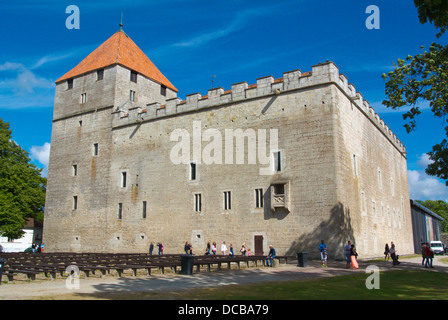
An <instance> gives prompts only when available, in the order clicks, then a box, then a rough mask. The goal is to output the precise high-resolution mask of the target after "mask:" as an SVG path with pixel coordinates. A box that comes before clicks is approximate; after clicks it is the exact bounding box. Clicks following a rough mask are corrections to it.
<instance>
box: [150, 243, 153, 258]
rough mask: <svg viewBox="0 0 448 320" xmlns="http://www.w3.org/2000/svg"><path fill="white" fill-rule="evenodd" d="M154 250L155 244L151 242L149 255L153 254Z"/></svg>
mask: <svg viewBox="0 0 448 320" xmlns="http://www.w3.org/2000/svg"><path fill="white" fill-rule="evenodd" d="M153 250H154V244H153V243H152V242H151V243H150V244H149V255H150V256H152V251H153Z"/></svg>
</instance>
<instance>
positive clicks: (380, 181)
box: [378, 169, 383, 189]
mask: <svg viewBox="0 0 448 320" xmlns="http://www.w3.org/2000/svg"><path fill="white" fill-rule="evenodd" d="M378 186H379V188H380V189H381V188H382V187H383V181H382V179H381V170H380V169H378Z"/></svg>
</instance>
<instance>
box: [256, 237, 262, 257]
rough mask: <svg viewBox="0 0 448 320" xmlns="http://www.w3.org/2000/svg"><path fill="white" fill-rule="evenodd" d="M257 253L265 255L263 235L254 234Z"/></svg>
mask: <svg viewBox="0 0 448 320" xmlns="http://www.w3.org/2000/svg"><path fill="white" fill-rule="evenodd" d="M254 244H255V255H256V256H262V255H263V236H254Z"/></svg>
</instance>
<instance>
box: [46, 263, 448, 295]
mask: <svg viewBox="0 0 448 320" xmlns="http://www.w3.org/2000/svg"><path fill="white" fill-rule="evenodd" d="M368 276H369V274H366V273H357V274H351V275H348V276H337V277H331V278H325V279H317V280H302V281H287V282H275V283H274V282H266V283H257V284H249V285H229V286H221V287H215V288H202V289H194V290H188V291H176V292H166V293H165V292H157V293H155V292H150V293H149V292H143V293H126V294H124V293H121V294H110V293H109V294H101V293H97V294H94V295H92V294H73V295H66V296H59V297H45V298H44V299H64V300H69V299H112V300H153V299H162V300H168V299H177V300H182V299H186V300H448V274H447V273H440V272H437V271H432V270H415V271H414V270H395V271H388V272H381V273H380V289H378V290H376V289H372V290H368V289H367V288H366V285H365V283H366V279H367V277H368Z"/></svg>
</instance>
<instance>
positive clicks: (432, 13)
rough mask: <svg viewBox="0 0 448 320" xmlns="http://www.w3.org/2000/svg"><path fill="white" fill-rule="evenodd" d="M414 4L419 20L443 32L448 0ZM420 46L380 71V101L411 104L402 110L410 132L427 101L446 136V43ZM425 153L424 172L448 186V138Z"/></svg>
mask: <svg viewBox="0 0 448 320" xmlns="http://www.w3.org/2000/svg"><path fill="white" fill-rule="evenodd" d="M414 4H415V6H416V7H417V9H418V17H419V20H420V22H421V23H426V22H428V21H429V22H430V23H433V24H434V26H435V27H436V28H437V29H439V31H440V32H439V33H438V34H437V37H440V36H441V35H442V34H443V33H445V31H446V30H447V28H448V1H446V0H415V1H414ZM421 48H422V50H423V52H422V53H421V54H418V55H416V56H411V55H408V56H407V57H406V58H405V59H398V60H397V64H395V69H394V70H393V71H390V72H389V73H388V74H383V76H382V77H383V79H384V80H386V96H387V99H386V100H384V101H383V104H384V105H385V106H387V107H388V108H392V109H398V108H401V107H403V106H410V107H411V108H410V109H409V111H407V112H405V113H404V114H403V119H404V120H407V123H406V124H405V128H406V130H407V132H408V133H410V132H411V131H413V130H414V129H415V128H416V125H417V122H416V117H417V116H418V115H419V114H421V110H420V108H421V103H422V102H427V103H429V107H430V108H431V111H432V112H433V113H434V116H435V117H437V118H440V119H441V121H443V123H444V125H445V134H446V136H448V118H447V115H448V46H447V45H440V44H437V43H432V44H431V45H430V46H429V49H428V50H427V51H426V50H425V48H424V47H423V46H422V47H421ZM428 155H429V159H430V160H431V161H432V163H431V164H429V165H428V167H427V168H426V173H427V174H429V175H432V176H437V177H439V178H441V179H443V180H445V184H446V185H447V186H448V141H447V139H443V140H442V141H441V143H439V144H436V145H435V146H433V148H432V150H431V151H429V152H428Z"/></svg>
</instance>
